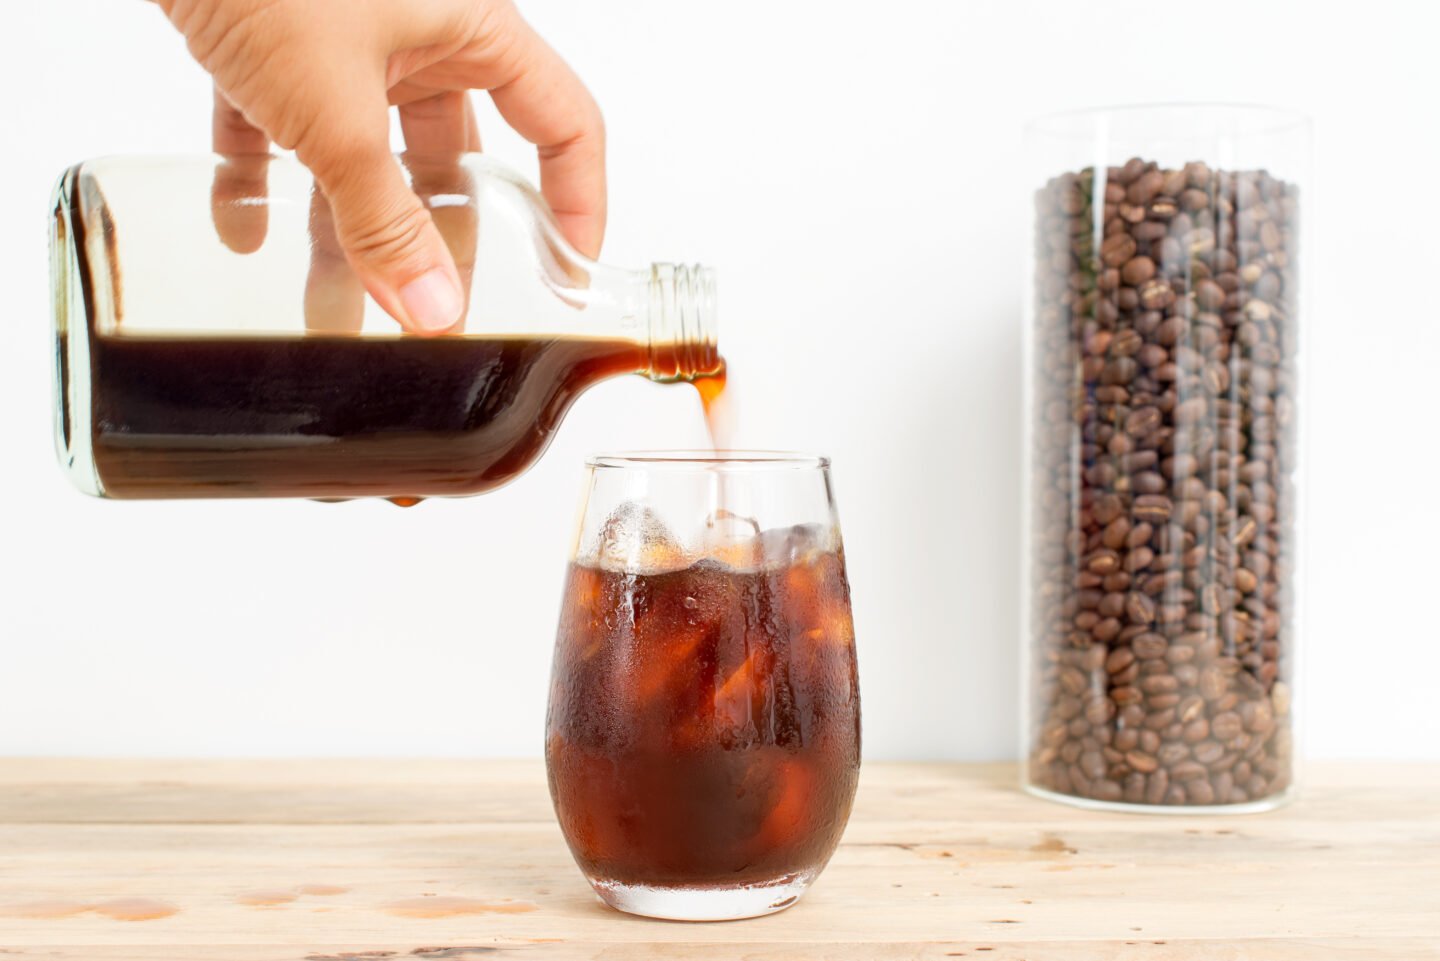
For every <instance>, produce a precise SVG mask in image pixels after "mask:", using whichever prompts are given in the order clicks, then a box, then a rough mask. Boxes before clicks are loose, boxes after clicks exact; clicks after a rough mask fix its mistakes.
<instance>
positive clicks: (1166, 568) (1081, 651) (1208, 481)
mask: <svg viewBox="0 0 1440 961" xmlns="http://www.w3.org/2000/svg"><path fill="white" fill-rule="evenodd" d="M1309 158H1310V129H1309V124H1308V122H1307V121H1306V120H1305V119H1304V118H1303V117H1301V116H1298V115H1296V114H1293V113H1290V112H1287V111H1283V110H1276V109H1270V108H1262V107H1235V106H1205V105H1197V106H1176V107H1164V106H1161V107H1133V108H1121V109H1114V110H1098V111H1087V112H1079V113H1069V114H1061V115H1056V116H1053V117H1048V118H1045V119H1043V120H1040V121H1038V122H1036V123H1034V124H1032V125H1031V126H1030V128H1029V129H1028V131H1027V145H1026V162H1025V170H1026V173H1027V177H1028V178H1029V179H1028V183H1027V189H1029V190H1030V191H1031V192H1032V198H1033V206H1032V207H1031V209H1032V211H1033V216H1034V221H1033V224H1034V226H1033V252H1032V256H1031V257H1030V259H1029V267H1030V270H1029V277H1028V283H1027V290H1026V298H1027V309H1026V316H1027V322H1028V325H1029V328H1028V332H1027V338H1026V341H1027V349H1026V360H1025V364H1026V375H1027V381H1028V389H1027V403H1028V410H1027V416H1026V423H1027V428H1028V429H1027V436H1026V439H1025V453H1026V459H1027V464H1026V470H1025V476H1026V478H1027V482H1028V491H1027V497H1026V509H1025V535H1024V536H1025V538H1026V541H1027V547H1028V549H1027V551H1026V552H1025V564H1024V568H1025V569H1024V575H1023V576H1024V581H1025V592H1024V598H1025V599H1024V605H1025V606H1024V610H1023V615H1022V622H1023V625H1024V627H1023V632H1024V636H1025V642H1024V644H1023V645H1022V649H1023V658H1024V670H1023V675H1024V678H1025V690H1024V694H1023V697H1024V705H1023V720H1024V724H1023V725H1022V726H1023V735H1022V736H1023V744H1022V757H1023V758H1024V759H1025V761H1024V783H1025V786H1026V787H1027V788H1028V789H1029V790H1030V791H1032V792H1033V793H1036V794H1041V795H1044V796H1046V797H1050V798H1053V799H1056V800H1063V801H1068V802H1072V803H1077V804H1083V805H1088V806H1104V807H1123V808H1137V809H1143V810H1157V811H1158V810H1185V811H1194V810H1196V809H1205V810H1212V811H1253V810H1260V809H1265V808H1269V807H1272V806H1274V805H1276V804H1279V803H1281V802H1282V801H1284V800H1285V799H1286V798H1288V797H1290V796H1291V793H1292V791H1293V786H1294V783H1295V771H1294V763H1295V690H1294V677H1295V642H1296V634H1297V631H1298V626H1299V625H1298V616H1297V614H1298V597H1297V590H1298V579H1297V576H1296V566H1297V561H1298V558H1299V544H1298V541H1297V536H1298V533H1299V532H1298V530H1297V518H1298V515H1299V508H1298V501H1299V495H1300V483H1299V481H1300V474H1299V450H1298V445H1297V437H1298V434H1297V427H1298V407H1299V406H1300V405H1299V390H1300V381H1299V377H1298V365H1299V360H1300V357H1301V347H1302V342H1301V340H1300V332H1301V317H1302V312H1303V309H1304V302H1303V300H1302V297H1301V293H1302V286H1301V279H1302V273H1301V260H1300V257H1301V254H1302V247H1301V239H1302V231H1301V224H1302V220H1301V212H1302V210H1303V209H1304V207H1305V204H1306V202H1307V201H1308V194H1307V193H1306V189H1307V187H1306V179H1307V170H1308V163H1309Z"/></svg>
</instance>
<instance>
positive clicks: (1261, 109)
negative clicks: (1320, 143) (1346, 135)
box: [1024, 100, 1313, 136]
mask: <svg viewBox="0 0 1440 961" xmlns="http://www.w3.org/2000/svg"><path fill="white" fill-rule="evenodd" d="M1145 111H1156V112H1171V113H1177V114H1179V113H1186V112H1190V113H1195V114H1200V113H1217V114H1218V113H1221V112H1225V113H1230V114H1233V115H1235V116H1237V117H1241V116H1243V117H1250V118H1256V119H1262V118H1263V119H1268V120H1272V121H1273V123H1271V124H1267V125H1266V126H1263V127H1259V128H1257V129H1254V130H1246V131H1244V134H1245V135H1247V136H1256V135H1261V134H1276V133H1283V132H1286V131H1289V130H1304V129H1307V128H1309V127H1310V126H1311V124H1312V123H1313V121H1312V119H1311V116H1310V115H1309V114H1308V113H1306V112H1305V111H1304V110H1301V109H1300V108H1298V107H1287V106H1281V105H1279V104H1268V103H1244V102H1240V101H1234V102H1227V101H1221V100H1193V101H1185V100H1169V101H1165V100H1160V101H1155V102H1152V103H1120V104H1105V105H1098V106H1090V107H1071V108H1068V109H1065V110H1054V111H1050V112H1048V113H1043V114H1040V115H1038V116H1034V117H1031V118H1030V119H1029V120H1027V121H1026V122H1025V127H1024V129H1025V132H1026V133H1027V134H1045V135H1051V136H1065V135H1066V134H1067V131H1066V130H1065V129H1064V128H1065V126H1066V125H1068V124H1073V123H1074V122H1076V121H1082V120H1086V119H1091V118H1098V117H1103V116H1105V115H1107V114H1122V115H1134V114H1139V113H1143V112H1145ZM1070 132H1073V131H1070Z"/></svg>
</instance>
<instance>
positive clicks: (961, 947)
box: [0, 760, 1440, 961]
mask: <svg viewBox="0 0 1440 961" xmlns="http://www.w3.org/2000/svg"><path fill="white" fill-rule="evenodd" d="M1305 774H1306V778H1305V786H1306V791H1305V793H1304V796H1303V797H1302V798H1301V799H1300V800H1299V801H1298V802H1296V803H1295V804H1293V805H1292V806H1290V807H1289V808H1286V809H1284V810H1282V811H1279V812H1275V813H1272V814H1261V815H1249V816H1236V817H1210V818H1199V817H1188V816H1181V817H1160V816H1128V815H1113V814H1098V813H1090V812H1085V811H1076V810H1072V809H1070V808H1068V807H1064V806H1060V805H1056V804H1051V803H1047V802H1044V801H1039V800H1035V799H1032V798H1030V797H1027V796H1024V795H1022V794H1021V793H1020V792H1019V791H1018V790H1016V788H1015V771H1014V768H1013V767H1012V766H1009V765H956V764H871V765H868V766H867V767H866V768H865V771H864V775H863V778H862V786H861V790H860V796H859V799H858V800H857V802H856V809H855V814H854V817H853V818H852V819H851V822H850V828H849V832H848V833H847V834H846V836H845V843H844V844H843V845H842V846H841V848H840V850H839V852H838V853H837V854H836V856H835V859H834V860H833V861H832V862H831V864H830V867H829V869H828V870H827V871H826V873H825V874H824V875H823V876H822V877H821V878H820V880H819V881H818V882H817V883H816V885H815V887H814V888H813V889H812V890H811V892H810V893H809V894H808V895H807V896H806V897H805V898H804V899H802V900H801V901H800V902H799V903H798V904H797V905H796V906H795V907H793V908H791V909H790V910H788V911H785V912H783V913H781V914H777V915H773V916H770V917H766V918H759V919H755V920H751V921H737V922H730V923H724V924H682V923H672V922H661V921H646V920H640V919H636V918H630V917H626V916H624V915H621V914H618V913H616V912H614V911H611V910H610V909H608V908H606V907H604V906H603V905H601V904H600V903H599V902H598V901H597V900H596V899H595V898H594V897H593V896H592V895H591V893H590V890H589V888H588V887H587V886H586V885H585V883H584V882H583V881H582V880H581V877H580V875H579V873H578V872H577V871H576V869H575V866H574V864H573V863H572V862H571V860H570V856H569V853H568V852H567V851H566V849H565V845H564V843H563V842H562V841H561V838H560V834H559V831H558V830H557V828H556V826H555V822H554V820H553V818H552V816H551V811H550V801H549V798H548V796H547V795H546V791H545V782H544V775H543V771H542V770H541V767H540V765H539V764H538V763H537V762H529V761H503V762H473V761H319V762H316V761H256V762H251V761H246V762H232V761H202V762H177V761H79V760H8V761H0V958H3V961H14V959H27V961H28V959H41V958H43V959H50V961H54V959H94V961H119V959H124V961H180V959H184V961H207V959H227V961H228V959H234V961H381V959H395V961H427V959H428V961H439V959H452V961H475V959H490V958H511V957H514V958H522V959H536V961H551V959H555V961H559V959H566V961H570V959H583V958H605V959H614V961H628V959H641V961H643V959H650V958H680V959H693V958H724V959H747V961H762V959H763V961H772V959H773V961H792V959H805V958H825V959H828V961H850V959H855V961H860V959H865V961H872V959H879V961H887V959H898V958H922V959H939V958H959V957H963V958H971V959H991V961H1001V959H1007V961H1015V959H1028V961H1041V959H1050V958H1057V959H1081V961H1100V959H1106V961H1110V959H1131V958H1145V959H1157V961H1159V959H1167V961H1168V959H1181V958H1204V959H1207V961H1210V959H1236V958H1255V959H1292V958H1294V959H1302V958H1303V959H1306V961H1310V959H1316V961H1334V959H1348V958H1356V959H1360V958H1363V959H1366V961H1378V959H1385V958H1395V959H1405V961H1416V959H1422V958H1440V765H1422V764H1343V765H1342V764H1325V765H1321V764H1315V765H1311V767H1310V768H1309V769H1308V770H1307V771H1306V772H1305Z"/></svg>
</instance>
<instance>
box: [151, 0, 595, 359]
mask: <svg viewBox="0 0 1440 961" xmlns="http://www.w3.org/2000/svg"><path fill="white" fill-rule="evenodd" d="M159 2H160V6H161V7H162V8H163V9H164V11H165V14H166V16H168V17H169V18H170V20H171V22H172V23H174V24H175V26H176V27H177V28H178V29H179V30H180V31H181V33H183V34H184V35H185V38H186V42H187V43H188V45H189V48H190V51H191V53H192V54H193V55H194V56H195V58H196V59H197V60H198V61H199V62H200V63H201V65H202V66H204V67H205V69H206V70H208V71H209V72H210V73H211V75H212V76H213V77H214V78H215V84H216V101H215V121H214V139H215V149H216V151H217V152H219V153H221V154H224V155H226V156H227V157H228V158H230V159H229V160H228V161H227V163H226V164H225V167H224V168H223V170H224V173H225V180H224V181H223V182H217V185H216V193H217V197H221V198H223V196H225V195H227V194H228V195H234V196H247V197H254V196H257V195H263V177H264V161H263V159H261V157H260V156H258V155H263V154H264V153H265V152H266V151H267V150H268V149H269V144H270V142H272V141H273V142H274V143H276V144H279V145H280V146H282V147H285V148H289V149H293V150H294V151H295V153H296V156H297V157H298V158H299V159H300V161H301V162H302V163H304V164H305V165H306V166H307V167H309V168H310V170H311V172H312V173H314V175H315V178H316V181H317V183H318V184H319V185H320V187H321V189H322V190H323V191H324V193H325V198H326V199H328V201H329V203H328V207H329V209H330V212H331V215H332V216H333V220H334V226H335V235H336V237H337V238H338V240H339V243H340V245H341V247H342V249H343V251H344V255H345V257H346V259H347V260H348V261H349V264H350V265H351V266H352V267H353V268H354V271H355V273H356V275H357V276H358V277H359V278H360V281H361V283H363V285H364V287H365V289H366V290H368V291H369V293H370V295H371V296H372V297H374V298H375V300H376V301H377V302H378V303H379V304H380V305H381V306H382V307H384V308H385V310H386V311H387V312H389V313H390V314H391V315H392V316H394V317H395V318H396V319H397V320H399V321H400V323H401V324H402V325H404V326H405V327H406V328H407V329H410V330H413V331H417V332H430V333H434V332H439V331H442V330H446V329H448V328H450V327H451V326H453V325H454V324H455V323H456V322H457V321H458V320H459V319H460V316H461V313H462V312H463V310H464V303H465V293H464V290H463V286H462V283H461V280H460V276H459V273H458V272H457V270H456V266H455V262H454V259H453V258H452V256H451V254H450V252H449V250H447V247H446V244H445V241H444V239H442V237H441V233H440V231H439V230H438V229H437V227H436V224H435V222H434V221H433V219H432V217H431V215H430V213H429V212H427V211H426V209H425V207H424V206H423V205H422V204H421V202H420V200H419V198H418V197H417V196H416V195H415V193H414V192H413V191H412V190H411V189H410V187H409V186H407V184H406V182H405V178H404V176H403V174H402V172H401V169H400V167H399V165H397V164H396V162H395V158H394V156H393V155H392V154H391V152H390V144H389V119H388V114H387V110H388V107H389V106H390V105H392V104H394V105H398V106H399V108H400V122H401V129H402V131H403V133H404V136H405V141H406V145H407V147H408V148H409V150H410V151H411V152H413V153H416V154H422V155H444V154H455V153H459V152H461V151H465V150H476V149H479V132H478V129H477V127H476V125H475V118H474V115H473V113H472V112H471V111H470V107H469V100H468V97H467V95H466V91H467V90H470V89H484V90H487V91H489V93H490V96H491V98H492V99H493V100H494V102H495V105H496V107H497V108H499V110H500V114H501V116H503V117H504V118H505V120H506V121H507V122H508V123H509V124H510V125H511V126H512V127H514V128H515V130H516V131H517V132H518V133H519V134H520V135H521V136H523V137H525V138H526V139H527V140H529V141H530V142H531V143H534V144H535V145H536V147H537V148H538V150H539V154H540V181H541V190H542V192H543V193H544V195H545V198H546V200H548V201H549V203H550V206H551V207H552V208H553V210H554V211H555V215H556V218H557V220H558V221H559V223H560V226H561V229H562V230H563V232H564V233H565V235H566V237H567V238H568V239H569V240H570V242H571V243H572V244H574V245H575V247H576V248H577V249H578V250H580V252H581V253H584V254H586V255H588V256H594V255H595V254H596V253H597V252H598V250H599V247H600V240H601V237H602V235H603V233H604V229H605V157H604V139H605V135H604V125H603V122H602V120H601V117H600V111H599V108H598V107H597V106H596V105H595V101H594V100H593V99H592V98H591V96H590V94H589V92H588V91H586V89H585V87H584V86H583V85H582V84H581V83H580V80H579V78H577V77H576V76H575V74H574V73H573V72H572V71H571V70H570V68H569V67H568V66H567V65H566V64H565V63H564V61H563V60H561V59H560V57H559V55H558V54H556V53H555V51H554V50H552V49H551V48H550V47H549V46H547V45H546V43H545V42H544V40H542V39H541V38H540V37H539V35H537V34H536V33H535V32H534V30H533V29H531V28H530V26H529V25H528V24H526V23H525V22H524V20H523V19H521V17H520V15H519V13H518V12H517V11H516V10H515V8H514V6H513V5H512V4H511V3H510V2H509V0H348V2H347V3H345V4H343V5H338V4H336V3H334V2H333V0H159ZM251 210H252V211H253V213H249V214H244V213H242V214H241V215H240V216H239V217H238V218H237V219H233V220H232V221H231V222H230V223H229V224H228V225H227V226H226V227H224V228H222V233H223V234H224V235H225V240H226V242H227V243H228V244H230V245H231V246H232V247H235V248H236V249H254V248H255V247H256V246H258V245H259V242H260V241H261V240H263V238H264V232H265V221H264V219H263V218H264V212H263V211H264V207H263V205H259V206H255V207H252V208H251Z"/></svg>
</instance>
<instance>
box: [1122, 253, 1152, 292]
mask: <svg viewBox="0 0 1440 961" xmlns="http://www.w3.org/2000/svg"><path fill="white" fill-rule="evenodd" d="M1120 276H1121V277H1122V278H1123V279H1124V281H1125V283H1127V284H1129V285H1130V286H1131V287H1138V286H1140V285H1141V284H1143V283H1145V281H1147V280H1149V279H1150V278H1151V277H1154V276H1155V261H1153V260H1151V259H1150V258H1149V257H1146V256H1144V255H1141V256H1138V257H1131V258H1130V259H1129V260H1127V261H1125V266H1124V267H1122V268H1121V269H1120Z"/></svg>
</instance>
